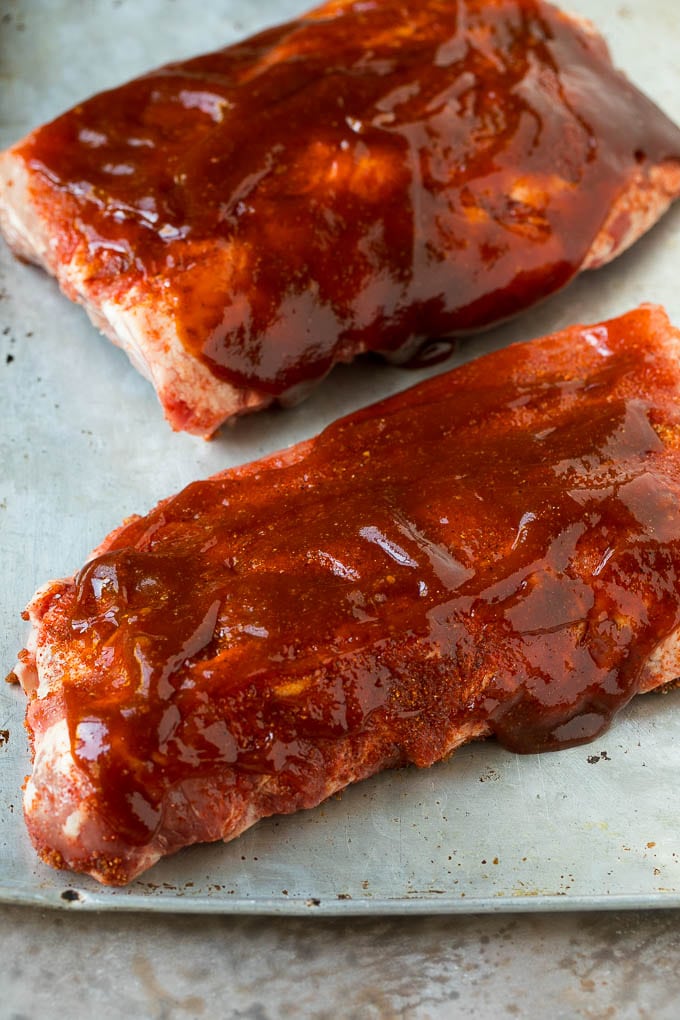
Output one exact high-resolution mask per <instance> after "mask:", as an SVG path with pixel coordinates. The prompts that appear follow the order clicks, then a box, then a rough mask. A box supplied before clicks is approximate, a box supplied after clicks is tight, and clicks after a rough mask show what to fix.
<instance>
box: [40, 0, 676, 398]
mask: <svg viewBox="0 0 680 1020" xmlns="http://www.w3.org/2000/svg"><path fill="white" fill-rule="evenodd" d="M22 152H23V155H24V156H25V158H26V159H27V160H28V162H29V164H30V166H31V168H32V169H33V170H35V171H37V172H38V174H39V175H40V177H41V179H42V180H43V181H45V182H47V183H48V184H49V188H48V191H47V192H45V193H43V194H41V196H40V198H39V199H37V201H38V202H39V204H40V205H41V206H43V207H44V208H43V212H44V216H45V217H46V219H47V220H48V221H50V220H51V221H54V224H55V226H56V229H55V230H54V231H53V234H55V235H56V236H57V237H58V239H59V240H58V243H59V245H60V258H61V259H62V260H63V261H64V262H68V260H69V259H70V258H71V257H72V256H73V254H74V252H80V255H81V256H82V258H83V259H86V260H87V262H88V265H89V266H90V267H91V272H90V279H89V283H88V286H89V287H90V288H92V287H96V286H99V287H101V289H102V291H106V293H107V294H108V295H109V296H110V295H111V293H113V294H114V295H115V294H116V293H120V294H124V293H125V292H126V291H128V289H129V288H130V287H131V286H134V285H135V283H137V282H138V281H139V280H143V281H144V286H145V287H146V288H148V289H150V290H151V291H153V290H154V289H155V290H156V291H157V295H156V300H157V302H158V303H163V304H164V305H165V304H166V303H167V302H170V305H171V307H172V309H173V313H172V314H173V315H174V316H175V321H176V326H177V330H178V332H179V335H180V337H181V340H182V343H183V344H184V346H185V348H186V349H188V350H189V351H190V352H192V353H193V354H195V355H196V357H198V358H199V359H201V360H202V361H203V362H204V363H206V364H207V365H209V367H210V369H211V371H212V372H213V373H214V375H215V376H217V377H219V378H222V379H226V380H227V381H229V382H231V383H233V384H234V385H236V386H240V387H248V386H253V387H255V388H256V389H257V390H258V391H261V392H265V393H269V394H272V395H274V396H279V395H282V394H288V395H290V394H294V393H295V392H296V389H297V390H302V389H303V388H304V386H305V384H306V383H308V382H309V381H311V380H315V379H318V378H320V377H321V376H323V375H324V374H325V372H326V371H328V369H329V368H330V367H331V365H332V364H333V363H334V362H335V361H338V360H349V359H351V358H352V357H353V356H354V355H355V354H356V353H358V352H361V351H364V350H374V351H382V352H388V353H391V354H392V355H393V356H395V357H398V358H400V359H402V360H403V359H408V358H410V357H421V356H422V354H421V353H420V351H419V349H420V348H421V347H422V344H423V342H427V340H428V339H429V338H433V337H441V336H445V335H450V334H452V333H460V332H466V331H470V330H475V329H478V328H480V327H484V326H488V325H489V324H491V323H493V322H496V321H498V320H500V319H503V318H505V317H507V316H509V315H511V314H513V313H515V312H517V311H519V310H521V309H522V308H525V307H526V306H528V305H530V304H532V303H533V302H535V301H536V300H538V299H539V298H542V297H544V296H545V295H547V294H549V293H550V292H552V291H554V290H556V289H557V288H559V287H561V286H562V285H563V284H565V283H566V282H567V281H568V280H569V279H570V278H571V277H572V276H573V275H574V274H575V273H576V272H577V271H578V269H579V267H580V266H581V265H582V263H583V261H584V258H585V256H586V254H587V253H588V251H589V248H590V246H591V244H592V243H593V240H594V238H595V237H596V235H597V233H598V231H599V230H600V228H601V227H602V225H603V223H604V221H605V219H606V217H607V214H608V213H609V212H610V210H611V207H612V203H613V202H614V201H615V200H616V198H617V197H618V196H619V195H620V193H621V191H622V189H623V188H624V186H625V185H627V184H629V183H630V181H631V179H632V177H633V176H634V175H635V174H637V173H644V172H647V171H648V170H649V168H650V167H651V166H653V165H656V164H659V163H661V162H662V161H664V160H666V159H670V158H674V159H680V132H679V131H678V129H677V128H676V127H675V126H674V125H672V124H671V123H670V121H668V119H667V118H665V117H664V115H663V114H662V113H661V112H660V111H659V110H658V109H657V108H656V107H655V106H654V105H653V104H652V103H651V102H650V101H649V100H647V99H645V98H644V97H643V96H642V95H641V94H640V93H639V92H637V90H635V89H634V88H633V87H632V86H631V85H630V84H629V83H628V82H627V81H626V80H625V79H624V78H623V76H622V75H620V74H619V73H617V72H616V71H615V70H614V69H613V68H612V66H611V63H610V61H609V58H608V56H607V54H606V50H605V47H604V44H603V43H602V40H601V39H600V38H599V37H598V36H596V35H593V34H591V33H590V32H588V31H586V30H584V29H583V28H582V27H580V26H579V25H578V24H577V23H575V22H574V21H573V20H569V19H568V18H567V17H566V16H564V15H562V14H561V13H560V12H558V11H557V10H556V9H555V8H553V7H551V6H549V5H547V4H545V3H542V2H537V0H494V2H489V0H445V2H442V0H362V2H356V3H351V2H345V3H341V2H333V3H330V4H327V5H326V6H324V7H322V8H319V9H318V10H317V11H316V12H312V13H311V14H309V15H308V16H306V17H303V18H302V19H300V20H298V21H293V22H291V23H289V24H286V25H283V26H280V27H277V28H273V29H270V30H268V31H265V32H263V33H261V34H260V35H257V36H254V37H253V38H251V39H248V40H246V41H244V42H241V43H239V44H237V45H234V46H230V47H228V48H227V49H224V50H220V51H218V52H217V53H213V54H210V55H207V56H202V57H198V58H196V59H193V60H188V61H186V62H184V63H177V64H173V65H169V66H168V67H165V68H163V69H161V70H159V71H155V72H153V73H151V74H147V75H145V76H144V77H141V78H139V79H137V80H136V81H133V82H131V83H129V84H128V85H125V86H123V87H121V88H118V89H116V90H114V91H111V92H107V93H103V94H101V95H99V96H95V97H94V98H92V99H90V100H89V101H87V102H85V103H83V104H82V105H80V106H78V107H76V108H75V109H73V110H71V111H70V112H69V113H67V114H65V115H63V116H62V117H60V118H59V119H57V120H56V121H54V122H53V123H52V124H50V125H47V126H46V127H43V128H41V129H40V130H39V131H37V132H36V133H35V134H34V135H33V136H31V138H30V139H29V141H28V142H27V144H26V145H25V146H24V147H23V150H22ZM57 221H58V222H57ZM443 350H444V349H443V348H437V354H440V353H442V352H443Z"/></svg>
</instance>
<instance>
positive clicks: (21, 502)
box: [0, 0, 680, 914]
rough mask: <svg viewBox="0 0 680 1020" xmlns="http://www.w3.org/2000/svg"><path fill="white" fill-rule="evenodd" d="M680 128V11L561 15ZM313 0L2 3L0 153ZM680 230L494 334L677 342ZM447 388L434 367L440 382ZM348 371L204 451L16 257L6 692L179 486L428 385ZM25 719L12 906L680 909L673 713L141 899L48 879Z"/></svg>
mask: <svg viewBox="0 0 680 1020" xmlns="http://www.w3.org/2000/svg"><path fill="white" fill-rule="evenodd" d="M567 4H568V5H569V7H570V8H571V9H572V10H574V11H576V12H577V13H581V14H584V15H587V16H589V17H591V18H592V19H593V20H594V21H595V22H596V23H597V24H598V26H599V27H600V28H601V29H602V30H603V31H604V33H605V35H606V36H607V38H608V40H609V42H610V44H611V46H612V49H613V52H614V55H615V57H616V59H617V61H618V63H619V64H620V65H621V66H623V67H624V68H625V69H626V70H627V72H628V74H629V75H630V76H631V77H632V78H633V80H635V81H636V82H637V83H638V84H640V85H641V86H643V87H644V88H645V89H646V91H647V92H648V93H649V94H651V95H652V96H653V97H654V98H655V99H656V100H657V102H659V104H660V105H661V106H663V108H664V109H665V110H666V111H667V112H668V113H669V114H670V115H671V116H673V117H675V119H676V120H678V121H680V57H678V54H679V53H680V18H678V13H677V0H647V2H646V3H644V4H640V3H632V2H630V3H624V2H622V0H565V6H566V5H567ZM303 6H304V0H279V2H275V0H259V2H258V4H251V3H248V2H246V0H241V2H238V0H221V2H220V3H219V4H202V5H200V16H197V14H196V10H197V8H196V5H195V4H194V3H193V2H192V0H138V2H132V0H113V2H110V0H91V2H90V3H88V4H83V3H80V2H78V0H72V2H69V0H60V2H59V3H54V4H52V3H50V4H45V3H43V2H41V0H0V145H2V146H3V147H4V145H6V144H9V143H10V142H12V141H14V140H16V139H18V138H20V137H21V136H22V135H23V134H24V133H25V132H26V131H27V130H29V129H30V128H31V127H33V126H35V125H36V124H38V123H40V122H42V121H44V120H46V119H48V118H50V117H51V116H53V115H55V114H56V113H58V112H60V111H61V110H63V109H65V108H66V107H68V106H70V105H72V104H73V103H75V102H77V101H78V100H79V99H81V98H82V97H83V96H85V95H87V94H89V93H91V92H93V91H96V90H98V89H101V88H104V87H108V86H111V85H114V84H117V83H118V82H120V81H123V80H124V79H126V78H128V77H130V76H132V75H133V74H135V73H138V72H141V71H143V70H145V69H147V68H148V67H151V66H153V65H154V64H157V63H160V62H163V61H165V60H170V59H174V58H178V57H181V56H185V55H188V54H191V53H196V52H200V51H203V50H206V49H209V48H212V47H214V46H216V45H218V44H222V43H226V42H228V41H230V40H232V39H235V38H238V37H239V36H243V35H244V34H246V33H248V32H251V31H254V30H256V29H258V28H261V27H263V26H264V25H266V24H268V23H272V22H274V21H280V20H283V19H285V18H287V17H289V16H291V15H294V14H296V13H298V12H299V11H301V10H302V9H303ZM678 265H680V208H677V209H676V210H675V211H673V212H671V214H670V215H668V216H667V217H666V218H665V219H664V220H663V221H662V223H661V224H660V225H659V226H658V227H657V228H656V229H655V230H654V231H653V232H652V233H651V234H650V235H648V236H647V237H645V238H644V239H643V240H642V241H641V242H640V243H639V244H638V245H637V246H636V247H635V248H634V249H633V250H632V251H630V252H629V253H628V254H626V255H625V256H623V257H622V258H620V259H619V260H618V261H617V262H616V263H615V264H614V265H612V266H611V267H609V268H607V269H604V270H600V271H599V272H597V273H594V274H590V275H587V276H585V277H582V278H580V279H579V280H577V281H576V282H575V283H574V284H572V285H571V286H570V287H569V288H568V289H567V290H566V291H564V292H563V293H562V294H560V295H558V296H556V297H554V298H552V299H550V300H548V301H546V302H545V303H544V304H543V305H541V306H540V307H539V308H537V309H535V310H534V311H533V312H531V313H529V314H527V315H525V316H524V317H522V318H520V319H519V320H516V321H515V322H514V323H512V324H510V325H508V326H505V327H504V328H502V329H499V330H495V331H493V332H491V333H489V334H486V335H485V336H483V337H479V338H476V339H475V340H473V341H470V342H467V343H465V344H461V345H460V346H459V348H458V352H457V354H456V357H455V359H454V363H455V361H456V360H457V361H458V362H461V361H463V360H465V359H467V358H470V357H474V356H476V355H478V354H480V353H482V352H483V351H486V350H490V349H492V348H494V347H497V346H499V345H500V344H503V343H507V342H508V341H511V340H515V339H524V338H528V337H532V336H537V335H540V334H542V333H545V332H547V331H549V330H552V329H556V328H559V327H562V326H564V325H567V324H569V323H571V322H575V321H595V320H597V319H600V318H605V317H607V316H609V315H614V314H617V313H619V312H622V311H624V310H625V309H627V308H629V307H631V306H633V305H635V304H637V303H639V302H640V301H644V300H650V301H657V302H661V303H663V304H665V305H666V307H667V308H668V310H669V312H670V314H671V317H672V318H673V319H674V321H675V322H676V323H680V288H679V287H678V282H677V277H678V270H677V267H678ZM437 370H438V371H441V370H442V368H441V367H440V368H438V369H437ZM426 374H427V373H426V372H419V373H408V372H405V371H403V370H400V369H395V368H388V367H385V366H378V365H375V364H372V363H366V364H362V365H360V366H353V367H350V368H340V369H337V370H336V371H335V372H334V373H333V374H332V375H331V377H330V378H329V379H328V380H327V381H326V382H325V383H324V385H323V386H322V387H321V388H319V389H318V390H317V391H316V393H315V394H314V396H313V397H312V398H311V399H310V400H309V401H307V402H306V403H305V404H303V405H301V406H300V407H298V408H296V409H294V410H290V411H286V412H283V411H268V412H264V413H261V414H259V415H257V416H255V417H251V418H249V419H245V420H243V421H241V422H240V423H238V424H237V425H236V427H234V428H232V429H227V430H224V431H223V432H222V434H221V435H220V436H219V437H218V438H217V439H216V440H214V441H213V442H211V443H204V442H203V441H201V440H198V439H194V438H192V437H189V436H183V435H173V434H172V433H171V432H170V431H169V429H168V427H167V426H166V425H165V423H164V421H163V419H162V416H161V414H160V411H159V408H158V406H157V404H156V399H155V397H154V395H153V393H152V391H151V388H150V386H149V385H148V384H147V383H145V382H144V381H143V380H142V379H141V378H140V377H139V376H138V375H137V374H136V373H135V372H134V371H133V369H132V368H131V367H130V366H129V365H128V363H127V360H126V358H125V357H124V355H123V354H121V353H120V352H119V351H117V350H116V349H115V348H113V347H112V346H111V345H110V344H109V343H108V342H107V341H105V340H104V339H103V338H101V337H100V336H99V335H98V334H97V333H96V331H95V330H94V329H93V328H92V327H91V326H90V325H89V323H88V321H87V319H86V317H85V314H84V312H82V311H81V310H79V309H78V308H76V307H74V306H72V305H71V304H70V303H69V302H68V301H66V300H65V299H64V298H63V297H61V296H60V295H59V293H58V291H57V288H56V286H55V284H54V283H53V282H52V281H51V280H49V279H48V278H47V277H46V276H44V275H43V274H42V273H40V272H38V271H37V270H35V269H32V268H31V267H28V266H25V265H22V264H20V263H18V262H15V261H14V260H13V259H12V258H11V257H10V255H9V253H8V252H7V250H6V249H5V248H4V247H1V248H0V396H1V398H2V419H1V424H0V465H1V470H0V557H1V561H0V562H1V571H2V573H1V576H2V588H1V591H0V669H1V670H2V671H3V672H7V671H9V670H10V669H11V667H12V665H13V662H14V657H15V655H16V652H17V650H18V649H19V648H20V647H21V646H22V644H23V642H24V640H25V636H26V635H25V624H24V623H23V622H22V620H21V619H20V617H19V612H20V610H21V609H22V607H23V606H24V604H25V603H26V602H27V600H28V599H29V598H30V596H31V594H32V593H33V591H34V589H35V588H36V587H37V586H38V585H39V584H41V583H43V582H44V581H45V580H47V579H49V578H52V577H57V576H60V575H64V574H70V573H72V572H73V570H74V569H77V568H78V567H79V566H80V565H81V564H82V562H83V560H84V558H85V556H86V555H87V553H88V552H89V550H90V549H91V548H92V547H94V546H95V545H96V544H97V543H98V542H99V540H100V539H101V538H102V537H103V536H104V535H105V534H106V533H107V532H108V531H109V530H110V529H111V528H112V527H114V526H115V525H117V524H119V523H120V521H121V520H122V519H123V518H124V517H125V516H127V515H128V514H130V513H133V512H143V511H145V510H147V509H148V508H150V507H151V506H152V505H153V504H154V503H155V502H156V500H157V499H159V498H161V497H162V496H165V495H167V494H169V493H171V492H174V491H176V490H177V489H179V488H180V487H181V486H182V485H184V484H186V483H188V482H189V481H191V480H193V479H195V478H197V477H202V476H206V475H208V474H211V473H213V472H214V471H217V470H220V469H222V468H225V467H227V466H229V465H233V464H238V463H241V462H244V461H248V460H251V459H253V458H255V457H259V456H262V455H264V454H266V453H268V452H270V451H272V450H275V449H277V448H279V447H283V446H286V445H288V444H289V443H292V442H295V441H297V440H299V439H302V438H306V437H308V436H311V435H313V434H314V433H316V432H317V431H319V429H320V428H322V427H323V426H324V425H325V424H326V423H327V422H329V421H331V420H332V419H333V418H335V417H337V416H338V415H339V414H341V413H344V412H347V411H350V410H352V409H354V408H356V407H359V406H361V405H364V404H367V403H369V402H370V401H372V400H373V399H377V398H379V397H381V396H384V395H386V394H388V393H391V392H394V391H396V390H398V389H401V388H404V387H405V386H407V385H410V384H411V383H413V382H415V381H417V379H419V378H422V377H424V376H425V375H426ZM23 709H24V698H23V695H22V694H21V692H20V691H19V690H18V689H16V688H15V687H11V686H8V685H1V686H0V900H5V901H12V902H23V903H33V904H41V905H45V906H61V907H70V908H78V909H88V908H90V909H107V910H121V909H123V910H125V909H142V910H165V911H211V912H224V913H231V912H250V913H288V914H291V913H301V912H307V913H313V914H348V913H357V914H360V913H396V912H421V913H433V912H461V911H483V910H486V911H498V910H538V909H569V908H572V909H576V908H583V907H590V908H601V909H606V908H614V907H616V908H621V907H626V906H631V907H661V906H680V859H679V856H678V855H679V854H680V837H679V836H678V833H679V832H680V803H679V802H678V795H677V775H678V772H679V771H680V692H674V693H671V694H668V695H665V696H660V695H649V696H647V697H645V698H640V699H638V701H637V702H636V703H634V704H633V705H631V706H630V707H629V709H628V710H627V711H626V712H625V713H624V714H623V716H622V717H620V718H619V720H618V721H617V722H616V724H615V725H614V727H613V728H612V729H611V730H610V732H609V733H608V734H606V735H605V736H604V737H602V738H601V739H599V740H598V741H597V742H596V743H595V744H591V745H588V746H585V747H579V748H573V749H571V750H568V751H563V752H559V753H553V754H546V755H543V756H534V755H532V756H526V757H519V756H516V755H512V754H509V753H507V752H505V751H503V750H502V749H500V748H498V747H497V746H495V745H493V744H491V743H489V744H478V745H471V746H468V747H466V748H464V749H462V750H461V751H459V752H458V753H457V754H456V755H455V756H454V758H453V759H452V760H450V761H449V762H447V763H443V764H441V765H438V766H435V767H434V768H432V769H429V770H426V771H418V770H415V769H412V770H405V771H399V772H394V773H388V774H384V775H382V776H378V777H376V778H375V779H373V780H369V781H367V782H364V783H362V784H360V785H358V786H356V787H354V788H352V789H350V790H348V791H346V792H345V794H344V795H343V796H342V797H341V798H339V799H332V800H330V801H329V802H327V803H326V804H324V805H322V806H321V807H320V808H318V809H316V810H314V811H309V812H304V813H301V814H299V815H296V816H293V817H289V818H279V819H270V820H267V821H265V822H262V823H260V824H259V825H257V826H256V827H255V828H254V829H252V830H250V831H249V832H247V833H246V834H244V835H243V836H242V837H241V838H240V839H238V840H236V841H234V842H232V843H230V844H228V845H213V846H208V847H198V848H194V849H191V850H188V851H185V852H183V853H182V854H180V855H178V856H176V857H173V858H171V859H169V860H166V861H164V862H162V863H160V864H159V865H157V866H156V867H155V868H153V869H152V870H151V871H150V872H148V873H147V874H146V875H145V876H143V877H142V878H141V879H140V880H139V881H137V882H135V883H133V884H132V885H131V886H129V887H128V888H126V889H120V890H112V889H105V888H102V887H100V886H98V885H97V884H96V883H95V882H93V881H90V880H88V879H84V878H79V877H77V876H71V875H68V874H64V873H58V872H54V871H52V870H50V869H49V868H47V867H45V866H43V865H42V864H41V863H39V862H38V861H37V860H36V858H35V856H34V854H33V851H32V849H31V847H30V845H29V843H28V839H27V837H26V835H25V832H24V828H23V821H22V817H21V803H20V801H21V789H20V788H21V784H22V782H23V779H24V776H25V774H26V772H27V771H28V769H29V762H28V749H27V743H26V737H25V732H24V729H23V725H22V720H23Z"/></svg>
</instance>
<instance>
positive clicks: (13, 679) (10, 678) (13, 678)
mask: <svg viewBox="0 0 680 1020" xmlns="http://www.w3.org/2000/svg"><path fill="white" fill-rule="evenodd" d="M5 683H6V684H18V683H19V677H18V676H17V675H16V673H15V672H14V670H11V671H10V672H9V673H8V674H7V676H6V677H5Z"/></svg>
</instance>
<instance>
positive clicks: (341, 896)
mask: <svg viewBox="0 0 680 1020" xmlns="http://www.w3.org/2000/svg"><path fill="white" fill-rule="evenodd" d="M338 899H339V900H351V899H352V897H351V896H350V894H349V893H347V892H341V893H338Z"/></svg>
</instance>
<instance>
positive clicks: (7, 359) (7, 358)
mask: <svg viewBox="0 0 680 1020" xmlns="http://www.w3.org/2000/svg"><path fill="white" fill-rule="evenodd" d="M13 361H14V355H13V354H6V355H5V364H6V365H11V364H12V362H13Z"/></svg>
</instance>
